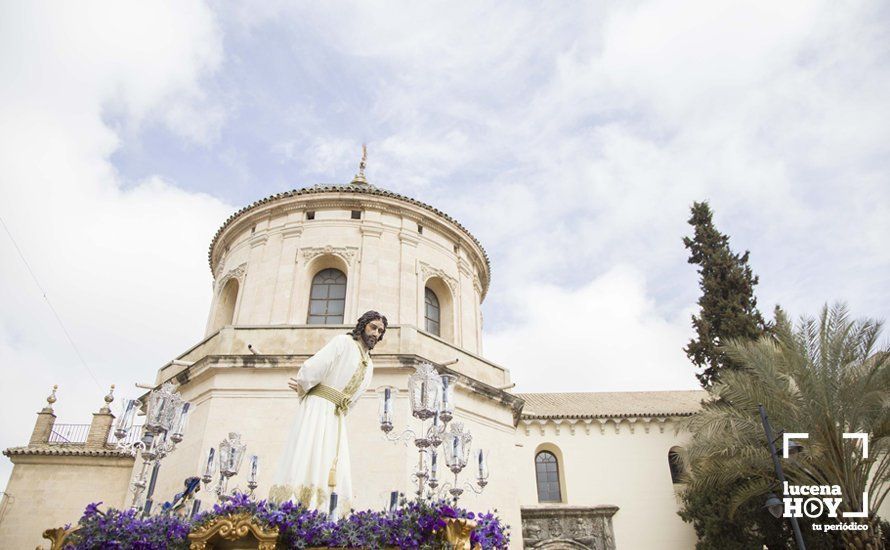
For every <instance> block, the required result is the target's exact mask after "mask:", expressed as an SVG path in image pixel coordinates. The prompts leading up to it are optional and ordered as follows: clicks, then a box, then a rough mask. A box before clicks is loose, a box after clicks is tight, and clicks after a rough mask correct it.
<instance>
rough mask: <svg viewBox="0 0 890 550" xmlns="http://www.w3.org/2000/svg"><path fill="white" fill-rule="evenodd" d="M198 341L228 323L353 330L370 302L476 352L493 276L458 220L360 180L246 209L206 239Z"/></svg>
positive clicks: (395, 320)
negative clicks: (202, 329)
mask: <svg viewBox="0 0 890 550" xmlns="http://www.w3.org/2000/svg"><path fill="white" fill-rule="evenodd" d="M209 260H210V269H211V270H212V272H213V275H214V281H215V282H214V294H213V302H212V305H211V308H210V316H209V319H208V323H207V333H206V336H210V335H212V334H214V333H215V332H217V331H218V330H220V329H221V328H223V327H225V326H229V325H234V326H253V327H259V326H270V325H271V326H278V325H292V326H314V325H344V324H345V325H354V321H355V319H357V318H358V317H359V316H360V315H361V314H362V313H363V312H365V311H367V310H369V309H375V310H378V311H380V312H381V313H383V314H384V315H386V316H387V318H388V320H389V322H390V323H391V324H397V325H411V326H414V327H417V328H418V329H419V330H421V331H422V332H424V333H426V334H428V335H431V336H433V337H435V338H436V339H440V340H442V341H443V342H446V343H448V344H450V345H453V346H456V347H459V348H461V349H463V350H466V351H468V352H471V353H474V354H479V353H481V351H482V338H481V336H482V314H481V310H480V304H481V303H482V300H484V299H485V293H486V291H487V289H488V284H489V278H490V267H489V262H488V257H487V256H486V254H485V251H484V250H483V248H482V246H481V245H480V244H479V241H477V240H476V238H475V237H473V235H472V234H470V232H469V231H467V229H466V228H464V227H463V226H462V225H460V224H459V223H458V222H457V221H455V220H454V219H452V218H451V217H449V216H448V215H446V214H444V213H443V212H440V211H439V210H437V209H435V208H433V207H432V206H429V205H427V204H424V203H422V202H419V201H416V200H413V199H410V198H408V197H405V196H402V195H399V194H396V193H392V192H389V191H385V190H383V189H380V188H378V187H375V186H372V185H370V184H368V183H366V182H364V177H361V176H357V177H356V179H355V180H353V182H352V183H350V184H348V185H316V186H314V187H309V188H305V189H300V190H296V191H291V192H288V193H280V194H278V195H273V196H271V197H268V198H265V199H263V200H260V201H258V202H255V203H253V204H251V205H250V206H248V207H245V208H243V209H241V210H240V211H238V212H237V213H235V214H234V215H232V216H231V217H230V218H229V219H228V220H227V221H226V222H225V224H223V226H222V227H221V228H220V229H219V231H218V232H217V234H216V236H215V237H214V238H213V242H212V243H211V245H210V253H209Z"/></svg>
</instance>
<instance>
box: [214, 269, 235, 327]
mask: <svg viewBox="0 0 890 550" xmlns="http://www.w3.org/2000/svg"><path fill="white" fill-rule="evenodd" d="M237 303H238V279H236V278H235V277H232V278H231V279H229V280H228V281H227V282H226V284H225V286H224V287H223V289H222V291H220V293H219V295H218V296H217V298H216V313H215V314H214V316H213V325H212V326H211V327H210V332H216V331H217V330H219V329H221V328H223V327H224V326H226V325H231V324H232V323H234V321H235V305H236V304H237Z"/></svg>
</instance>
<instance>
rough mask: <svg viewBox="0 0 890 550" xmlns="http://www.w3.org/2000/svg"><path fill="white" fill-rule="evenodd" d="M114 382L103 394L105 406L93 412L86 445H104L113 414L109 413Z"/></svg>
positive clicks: (112, 420)
mask: <svg viewBox="0 0 890 550" xmlns="http://www.w3.org/2000/svg"><path fill="white" fill-rule="evenodd" d="M113 394H114V384H112V385H111V390H110V391H109V392H108V395H106V396H105V406H104V407H102V408H101V409H99V412H97V413H93V421H92V422H91V423H90V433H89V434H88V435H87V447H104V446H105V444H106V443H107V442H108V435H109V434H110V433H111V425H112V423H113V422H114V415H113V414H111V408H110V407H109V405H111V402H112V401H114V395H113Z"/></svg>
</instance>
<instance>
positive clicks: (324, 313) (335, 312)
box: [308, 268, 346, 325]
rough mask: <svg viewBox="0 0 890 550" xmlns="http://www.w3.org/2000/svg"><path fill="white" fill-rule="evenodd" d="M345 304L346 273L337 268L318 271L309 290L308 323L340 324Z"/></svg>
mask: <svg viewBox="0 0 890 550" xmlns="http://www.w3.org/2000/svg"><path fill="white" fill-rule="evenodd" d="M345 305H346V275H344V274H343V272H342V271H340V270H339V269H334V268H328V269H323V270H321V271H319V272H318V273H317V274H316V275H315V277H313V278H312V289H311V290H310V292H309V320H308V321H309V324H310V325H342V324H343V311H344V307H345Z"/></svg>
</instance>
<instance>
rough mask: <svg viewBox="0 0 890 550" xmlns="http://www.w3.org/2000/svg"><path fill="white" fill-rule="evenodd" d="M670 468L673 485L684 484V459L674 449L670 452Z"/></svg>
mask: <svg viewBox="0 0 890 550" xmlns="http://www.w3.org/2000/svg"><path fill="white" fill-rule="evenodd" d="M668 466H669V467H670V469H671V481H672V482H673V483H683V479H682V477H683V459H682V458H680V453H679V452H678V451H676V450H674V449H671V450H670V451H668Z"/></svg>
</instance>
